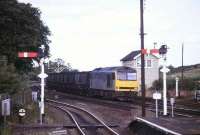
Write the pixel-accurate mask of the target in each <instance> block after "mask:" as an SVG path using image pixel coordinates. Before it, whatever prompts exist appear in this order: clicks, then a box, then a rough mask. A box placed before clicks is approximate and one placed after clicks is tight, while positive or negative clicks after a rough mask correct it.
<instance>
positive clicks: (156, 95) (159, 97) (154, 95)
mask: <svg viewBox="0 0 200 135" xmlns="http://www.w3.org/2000/svg"><path fill="white" fill-rule="evenodd" d="M153 99H155V100H156V118H158V100H159V99H161V94H160V93H158V92H155V93H153Z"/></svg>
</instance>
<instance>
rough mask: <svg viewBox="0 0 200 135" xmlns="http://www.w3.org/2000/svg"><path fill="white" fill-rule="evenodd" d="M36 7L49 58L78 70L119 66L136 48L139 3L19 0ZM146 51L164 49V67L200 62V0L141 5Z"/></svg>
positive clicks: (125, 0) (122, 0)
mask: <svg viewBox="0 0 200 135" xmlns="http://www.w3.org/2000/svg"><path fill="white" fill-rule="evenodd" d="M18 1H19V2H25V3H31V4H32V5H33V7H38V8H39V9H40V10H41V12H42V15H41V19H42V20H43V22H44V23H45V24H46V25H47V26H48V27H49V29H50V31H51V34H52V35H51V36H50V37H49V39H50V40H51V41H52V42H51V44H50V53H51V59H52V60H53V59H55V58H61V59H63V60H64V61H65V62H66V63H70V64H71V66H72V68H74V69H78V70H80V71H84V70H93V69H94V68H97V67H108V66H120V65H121V62H120V59H122V58H123V57H124V56H126V55H127V54H128V53H130V52H131V51H134V50H138V49H140V35H139V33H140V12H139V11H140V7H139V4H140V0H18ZM144 3H145V4H144V32H145V33H146V35H145V40H144V42H145V48H149V49H152V48H154V42H156V43H157V45H156V47H157V48H159V47H160V46H161V45H163V44H166V45H168V47H169V50H168V54H167V57H168V65H169V64H172V65H173V66H175V67H177V66H181V46H182V44H184V65H191V64H197V63H200V52H199V51H200V26H199V24H200V17H199V13H200V1H199V0H162V1H161V0H145V1H144Z"/></svg>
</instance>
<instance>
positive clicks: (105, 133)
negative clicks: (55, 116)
mask: <svg viewBox="0 0 200 135" xmlns="http://www.w3.org/2000/svg"><path fill="white" fill-rule="evenodd" d="M46 102H47V103H48V104H49V105H50V106H52V107H55V108H57V109H59V110H61V111H63V112H65V113H66V114H67V115H68V116H70V118H71V120H72V122H73V123H74V124H75V125H76V129H77V133H78V134H80V135H94V134H95V135H119V134H118V133H117V132H116V131H114V130H113V129H112V128H110V127H109V126H108V125H106V124H105V123H104V122H103V121H101V120H100V119H99V118H98V117H97V116H95V115H94V114H92V113H91V112H89V111H87V110H85V109H83V108H79V107H77V106H74V105H70V104H67V103H64V102H60V101H56V100H51V99H46ZM82 125H88V126H84V127H83V126H82Z"/></svg>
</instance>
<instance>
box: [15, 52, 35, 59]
mask: <svg viewBox="0 0 200 135" xmlns="http://www.w3.org/2000/svg"><path fill="white" fill-rule="evenodd" d="M37 56H38V53H37V52H18V57H19V58H35V57H37Z"/></svg>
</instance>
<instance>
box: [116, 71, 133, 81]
mask: <svg viewBox="0 0 200 135" xmlns="http://www.w3.org/2000/svg"><path fill="white" fill-rule="evenodd" d="M117 79H118V80H129V81H133V80H136V79H137V76H136V73H129V72H128V73H127V72H118V75H117Z"/></svg>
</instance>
